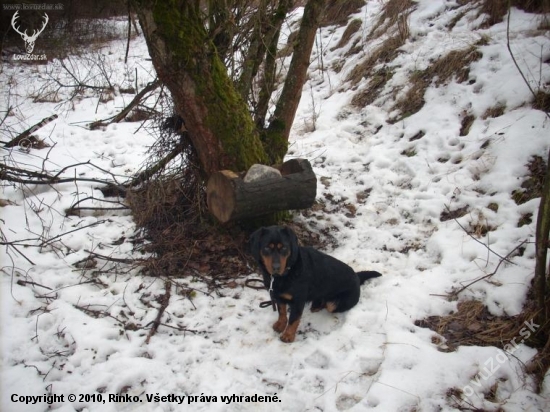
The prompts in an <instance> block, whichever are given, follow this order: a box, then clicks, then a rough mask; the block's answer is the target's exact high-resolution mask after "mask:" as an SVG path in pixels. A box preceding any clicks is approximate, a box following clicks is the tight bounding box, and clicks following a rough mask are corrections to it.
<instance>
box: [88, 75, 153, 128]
mask: <svg viewBox="0 0 550 412" xmlns="http://www.w3.org/2000/svg"><path fill="white" fill-rule="evenodd" d="M160 84H161V83H160V81H159V80H158V79H157V80H155V81H153V82H151V83H149V84H147V86H145V87H144V88H143V89H142V90H141V91H140V92H139V93H138V94H136V95H135V97H134V98H133V99H132V101H131V102H130V103H129V104H128V106H126V107H125V108H124V109H123V110H122V111H121V112H120V113H119V114H117V115H116V116H113V117H110V118H108V119H104V120H98V121H96V122H93V123H90V125H89V128H90V129H91V130H94V129H97V128H98V127H101V126H106V125H108V124H111V123H118V122H120V121H121V120H122V119H124V118H125V117H126V116H127V115H128V113H130V111H131V110H132V109H133V108H134V107H135V106H137V105H138V104H139V103H140V102H141V100H142V99H143V97H144V96H145V95H146V94H147V93H150V92H152V91H154V90H155V89H156V88H157V87H159V86H160Z"/></svg>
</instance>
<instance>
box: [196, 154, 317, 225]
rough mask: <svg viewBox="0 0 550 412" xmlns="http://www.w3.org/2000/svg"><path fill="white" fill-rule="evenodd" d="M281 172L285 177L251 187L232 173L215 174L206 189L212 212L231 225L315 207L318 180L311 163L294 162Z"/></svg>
mask: <svg viewBox="0 0 550 412" xmlns="http://www.w3.org/2000/svg"><path fill="white" fill-rule="evenodd" d="M279 170H280V171H281V175H282V176H281V177H272V178H265V179H262V180H258V181H254V182H248V183H247V182H245V181H244V180H243V179H242V178H241V177H240V176H239V175H237V174H236V173H234V172H232V171H229V170H222V171H220V172H217V173H215V174H213V175H212V176H211V177H210V179H209V180H208V186H207V189H206V195H207V203H208V208H209V210H210V212H211V213H212V214H213V215H214V216H215V217H216V218H217V219H218V220H219V221H220V222H221V223H227V222H229V221H236V220H244V219H250V218H253V217H258V216H264V215H269V214H271V213H274V212H279V211H282V210H297V209H305V208H308V207H311V205H313V203H314V202H315V196H316V194H317V178H316V177H315V173H314V172H313V170H312V168H311V165H310V163H309V162H308V161H307V160H305V159H292V160H289V161H288V162H285V163H283V164H282V165H281V166H280V167H279Z"/></svg>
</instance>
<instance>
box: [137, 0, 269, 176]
mask: <svg viewBox="0 0 550 412" xmlns="http://www.w3.org/2000/svg"><path fill="white" fill-rule="evenodd" d="M136 3H137V4H136V6H137V7H136V10H137V12H138V15H139V18H140V22H141V25H142V28H143V30H144V33H145V38H146V40H147V45H148V48H149V53H150V54H151V57H152V59H153V64H154V66H155V69H156V71H157V74H158V76H159V79H160V80H161V81H162V82H163V83H164V84H165V85H166V86H167V88H168V90H170V92H171V94H172V97H173V99H174V103H175V107H176V110H177V112H178V114H179V115H180V116H181V117H182V118H183V119H184V121H185V126H186V128H187V130H188V131H189V133H190V138H191V141H192V143H193V146H194V147H195V149H196V151H197V154H198V156H199V159H200V162H201V168H202V170H203V172H204V174H205V175H206V176H209V175H210V174H212V173H213V172H215V171H217V170H221V169H231V170H245V169H247V168H248V167H249V166H251V165H252V164H254V163H265V162H266V161H267V156H266V153H265V151H264V149H263V147H262V144H261V141H260V138H259V134H258V132H257V130H256V128H255V125H254V122H253V120H252V117H251V116H250V113H249V111H248V107H247V105H246V103H245V102H244V100H243V99H242V97H241V96H240V95H239V93H237V91H236V90H235V87H234V86H233V83H232V81H231V79H230V78H229V76H228V75H227V71H226V68H225V66H224V65H223V63H222V61H221V59H220V57H219V55H218V53H217V50H216V47H215V46H214V44H213V43H212V41H211V40H210V39H209V38H208V34H207V32H206V30H205V28H204V26H203V23H202V20H201V18H200V14H199V13H200V10H199V8H198V2H191V1H183V0H167V1H151V0H141V1H137V2H136Z"/></svg>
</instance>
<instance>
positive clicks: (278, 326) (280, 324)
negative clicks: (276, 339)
mask: <svg viewBox="0 0 550 412" xmlns="http://www.w3.org/2000/svg"><path fill="white" fill-rule="evenodd" d="M285 328H286V321H282V320H278V321H277V322H275V323H274V324H273V330H274V331H275V332H277V333H281V332H283V331H284V330H285Z"/></svg>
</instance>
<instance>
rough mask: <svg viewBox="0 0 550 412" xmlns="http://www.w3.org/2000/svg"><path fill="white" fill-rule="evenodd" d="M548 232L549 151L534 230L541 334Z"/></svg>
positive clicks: (546, 310)
mask: <svg viewBox="0 0 550 412" xmlns="http://www.w3.org/2000/svg"><path fill="white" fill-rule="evenodd" d="M549 232H550V150H549V151H548V159H547V164H546V176H545V177H544V186H543V191H542V196H541V198H540V206H539V212H538V216H537V229H536V240H535V250H536V261H535V278H534V280H533V287H534V292H535V301H536V304H537V308H538V309H539V311H540V312H539V314H538V316H537V323H538V324H539V325H545V326H544V330H543V333H548V328H549V326H548V320H550V307H549V305H550V277H549V274H548V273H547V252H548V247H549V246H550V244H549V242H548V238H549Z"/></svg>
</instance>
